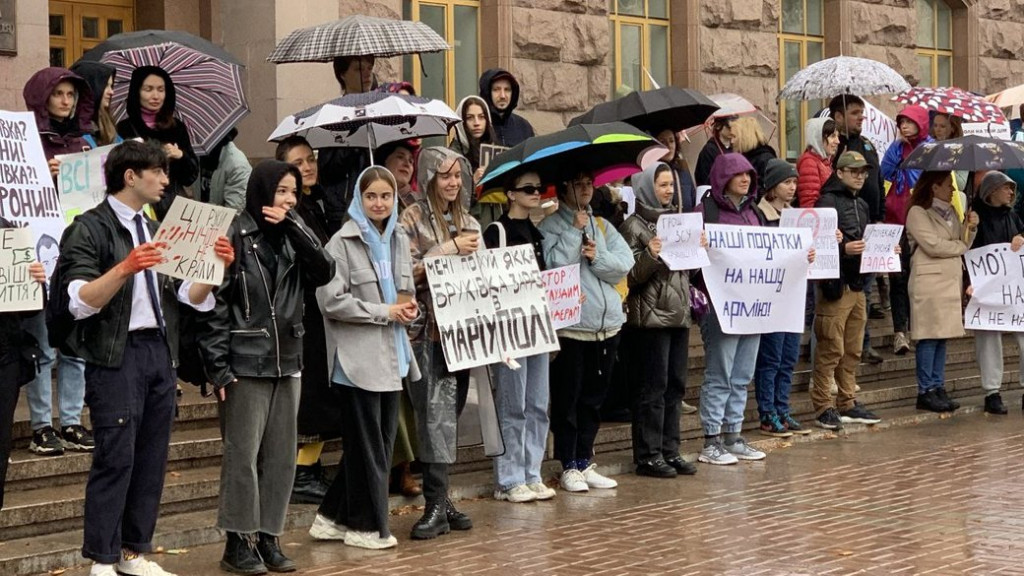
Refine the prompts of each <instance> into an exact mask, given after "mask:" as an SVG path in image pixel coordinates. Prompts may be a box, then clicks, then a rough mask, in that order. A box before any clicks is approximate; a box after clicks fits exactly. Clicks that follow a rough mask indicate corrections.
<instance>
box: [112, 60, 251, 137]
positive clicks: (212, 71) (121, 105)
mask: <svg viewBox="0 0 1024 576" xmlns="http://www.w3.org/2000/svg"><path fill="white" fill-rule="evenodd" d="M100 61H101V62H104V63H107V64H110V65H111V66H113V67H114V68H115V69H116V70H117V73H116V75H115V76H114V97H113V99H112V102H111V111H112V112H113V113H114V116H115V117H116V118H117V119H118V120H120V119H122V118H125V117H126V116H127V111H126V110H125V102H126V100H127V98H128V85H129V83H130V82H131V78H132V72H133V71H134V70H135V69H136V68H138V67H140V66H157V67H160V68H163V69H164V70H166V71H167V73H168V74H169V75H170V77H171V80H172V81H173V82H174V87H175V90H176V91H177V111H176V112H177V115H178V117H180V118H181V119H182V121H184V122H185V126H186V127H188V133H189V136H190V137H191V138H192V147H193V148H195V150H196V153H197V154H199V155H200V156H202V155H205V154H207V153H209V151H210V150H211V149H212V148H213V147H214V146H216V144H217V142H220V140H221V139H222V138H223V137H224V136H225V135H226V134H227V133H228V132H229V131H230V130H231V129H232V128H233V127H234V126H235V125H236V124H238V122H239V121H240V120H241V119H242V118H244V117H245V115H246V114H248V113H249V104H248V103H247V102H246V100H245V93H244V91H243V90H242V66H241V65H239V64H237V63H234V62H226V61H224V60H223V59H221V58H217V57H215V56H213V55H210V54H205V53H203V52H201V51H199V50H196V49H194V48H191V47H188V46H184V45H182V44H178V43H176V42H166V43H163V44H157V45H154V46H143V47H140V48H130V49H126V50H115V51H111V52H107V53H106V54H104V55H103V57H102V58H101V60H100Z"/></svg>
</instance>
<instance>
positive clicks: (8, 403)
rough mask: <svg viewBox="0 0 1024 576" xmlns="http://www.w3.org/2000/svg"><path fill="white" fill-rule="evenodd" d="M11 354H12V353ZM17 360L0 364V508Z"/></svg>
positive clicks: (14, 403) (16, 388)
mask: <svg viewBox="0 0 1024 576" xmlns="http://www.w3.org/2000/svg"><path fill="white" fill-rule="evenodd" d="M12 356H13V355H12ZM20 390H21V388H20V386H18V361H17V360H14V361H13V362H5V363H3V364H0V510H3V508H4V484H5V483H6V481H7V463H8V462H7V461H8V459H9V458H10V457H11V448H12V445H13V438H12V436H11V434H12V431H11V429H12V428H13V427H14V409H15V408H17V407H18V393H19V391H20Z"/></svg>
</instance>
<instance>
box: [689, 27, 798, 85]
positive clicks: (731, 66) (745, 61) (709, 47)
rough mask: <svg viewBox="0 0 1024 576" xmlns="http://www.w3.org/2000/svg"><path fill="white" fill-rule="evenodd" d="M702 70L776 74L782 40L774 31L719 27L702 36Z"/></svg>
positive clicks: (727, 72) (755, 74) (762, 75)
mask: <svg viewBox="0 0 1024 576" xmlns="http://www.w3.org/2000/svg"><path fill="white" fill-rule="evenodd" d="M701 38H702V39H703V41H702V42H701V46H700V52H701V63H702V66H703V67H702V71H703V72H709V73H724V74H742V75H745V76H758V77H768V76H772V77H774V76H776V74H777V73H778V69H779V41H778V38H777V37H776V36H775V34H771V33H763V32H762V33H758V32H754V33H751V32H749V31H740V30H729V29H725V28H719V29H717V30H714V31H707V32H706V33H705V34H703V35H702V36H701Z"/></svg>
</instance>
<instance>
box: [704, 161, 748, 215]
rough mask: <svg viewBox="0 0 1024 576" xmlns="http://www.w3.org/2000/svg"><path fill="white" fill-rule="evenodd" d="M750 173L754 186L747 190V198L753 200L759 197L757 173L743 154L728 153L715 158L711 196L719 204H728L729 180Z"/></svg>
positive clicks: (712, 170)
mask: <svg viewBox="0 0 1024 576" xmlns="http://www.w3.org/2000/svg"><path fill="white" fill-rule="evenodd" d="M744 172H748V173H749V174H750V181H751V184H753V186H750V188H749V189H748V190H747V196H748V197H749V198H750V199H751V200H753V199H754V198H756V197H757V171H756V170H754V167H753V166H751V165H750V162H749V161H748V160H747V159H746V158H745V157H744V156H743V154H737V153H735V152H726V153H725V154H720V155H719V156H718V157H717V158H715V163H714V164H712V165H711V176H710V177H709V180H710V181H711V196H712V197H714V198H715V200H718V201H719V202H722V203H724V202H728V199H726V197H725V187H726V185H728V184H729V180H732V178H733V177H734V176H736V175H738V174H743V173H744Z"/></svg>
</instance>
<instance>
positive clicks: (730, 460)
mask: <svg viewBox="0 0 1024 576" xmlns="http://www.w3.org/2000/svg"><path fill="white" fill-rule="evenodd" d="M697 461H698V462H704V463H705V464H715V465H716V466H728V465H730V464H735V463H737V462H739V460H738V459H737V458H736V457H735V456H733V455H732V454H730V453H729V452H728V451H727V450H726V449H725V448H724V447H722V443H721V442H715V443H714V444H710V445H708V446H705V447H704V449H703V450H701V451H700V455H699V456H697Z"/></svg>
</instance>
